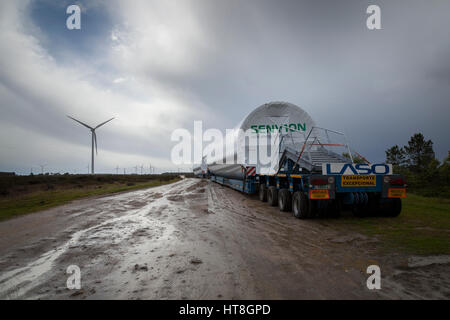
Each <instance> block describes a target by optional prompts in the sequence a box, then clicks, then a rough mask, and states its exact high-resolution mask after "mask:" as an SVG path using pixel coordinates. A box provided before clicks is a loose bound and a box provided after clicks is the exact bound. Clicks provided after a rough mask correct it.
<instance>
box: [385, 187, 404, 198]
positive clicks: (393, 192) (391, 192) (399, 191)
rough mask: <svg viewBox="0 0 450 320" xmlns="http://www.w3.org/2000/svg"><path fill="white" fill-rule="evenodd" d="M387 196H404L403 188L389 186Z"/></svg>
mask: <svg viewBox="0 0 450 320" xmlns="http://www.w3.org/2000/svg"><path fill="white" fill-rule="evenodd" d="M388 198H406V189H405V188H389V189H388Z"/></svg>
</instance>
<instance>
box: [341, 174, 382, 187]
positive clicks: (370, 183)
mask: <svg viewBox="0 0 450 320" xmlns="http://www.w3.org/2000/svg"><path fill="white" fill-rule="evenodd" d="M341 185H342V186H343V187H376V186H377V176H376V175H373V174H372V175H362V174H361V175H360V174H352V175H347V174H346V175H343V176H342V179H341Z"/></svg>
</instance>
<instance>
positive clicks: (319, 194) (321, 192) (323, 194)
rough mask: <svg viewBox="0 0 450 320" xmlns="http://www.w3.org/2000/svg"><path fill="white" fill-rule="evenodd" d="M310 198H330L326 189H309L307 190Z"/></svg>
mask: <svg viewBox="0 0 450 320" xmlns="http://www.w3.org/2000/svg"><path fill="white" fill-rule="evenodd" d="M309 198H310V199H330V194H329V192H328V189H311V190H309Z"/></svg>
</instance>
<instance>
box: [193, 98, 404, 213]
mask: <svg viewBox="0 0 450 320" xmlns="http://www.w3.org/2000/svg"><path fill="white" fill-rule="evenodd" d="M238 129H239V130H237V131H236V134H234V135H233V137H235V140H236V141H235V142H236V144H237V145H240V146H242V148H241V149H238V151H236V152H235V153H230V154H228V155H226V156H225V157H222V156H217V157H215V158H214V157H211V156H210V157H207V156H205V157H204V158H203V161H202V166H200V167H198V168H196V169H194V172H198V173H202V174H201V175H203V176H204V174H203V173H204V172H205V169H206V176H208V177H209V178H210V179H211V180H212V181H214V182H217V183H220V184H222V185H226V186H229V187H231V188H233V189H236V190H239V191H241V192H244V193H248V194H255V193H258V195H259V199H260V200H261V201H264V202H268V203H269V204H270V205H271V206H278V207H279V208H280V210H281V211H292V212H293V215H294V216H295V217H297V218H300V219H306V218H312V217H316V216H319V217H320V216H339V215H340V212H341V210H342V209H343V208H349V209H351V210H352V211H353V213H354V214H355V215H357V216H365V215H380V216H392V217H394V216H398V215H399V214H400V211H401V207H402V205H401V198H404V197H406V184H405V181H404V179H403V177H402V176H401V175H396V174H393V172H392V165H390V164H371V163H369V161H367V160H366V159H365V158H364V157H362V156H361V155H359V154H358V153H357V152H355V151H354V150H352V149H351V148H350V147H349V144H348V143H347V139H346V137H345V135H344V134H343V133H341V132H337V131H334V130H329V129H324V128H320V127H317V126H316V125H315V123H314V121H313V120H312V118H311V117H310V116H309V115H308V114H307V113H306V112H305V111H304V110H302V109H301V108H299V107H298V106H295V105H293V104H290V103H285V102H271V103H267V104H264V105H262V106H260V107H259V108H257V109H255V110H254V111H253V112H251V113H250V114H249V115H248V116H247V117H246V118H245V119H244V120H243V121H242V122H241V123H240V125H239V126H238ZM244 133H246V134H248V135H249V136H246V134H244ZM247 138H249V141H253V144H251V143H250V142H249V143H247V142H246V141H247V140H246V139H247ZM269 138H274V139H272V140H270V139H269ZM267 139H269V140H267ZM267 141H270V142H267ZM342 148H343V152H342ZM265 150H268V151H269V152H268V153H270V157H271V158H270V159H271V163H270V165H269V166H267V164H266V163H262V162H261V161H260V159H258V160H256V165H249V164H248V163H250V162H251V161H250V160H249V159H250V156H248V157H247V154H250V153H251V152H252V151H253V152H254V153H257V154H258V156H260V155H261V154H263V155H264V152H265ZM338 150H340V151H338ZM261 151H263V152H261ZM353 154H355V155H357V156H358V160H359V161H357V162H362V163H355V162H356V161H354V159H353ZM239 156H240V157H241V159H245V161H243V162H239V161H238V162H235V160H236V159H239ZM197 175H199V176H200V174H197Z"/></svg>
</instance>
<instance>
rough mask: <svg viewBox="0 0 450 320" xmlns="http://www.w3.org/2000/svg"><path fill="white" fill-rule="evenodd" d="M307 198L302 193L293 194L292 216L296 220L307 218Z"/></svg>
mask: <svg viewBox="0 0 450 320" xmlns="http://www.w3.org/2000/svg"><path fill="white" fill-rule="evenodd" d="M308 202H309V201H308V198H306V196H305V195H304V194H303V193H302V192H299V191H297V192H294V195H293V197H292V215H293V216H294V217H296V218H297V219H307V218H308V217H309V205H308Z"/></svg>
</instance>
